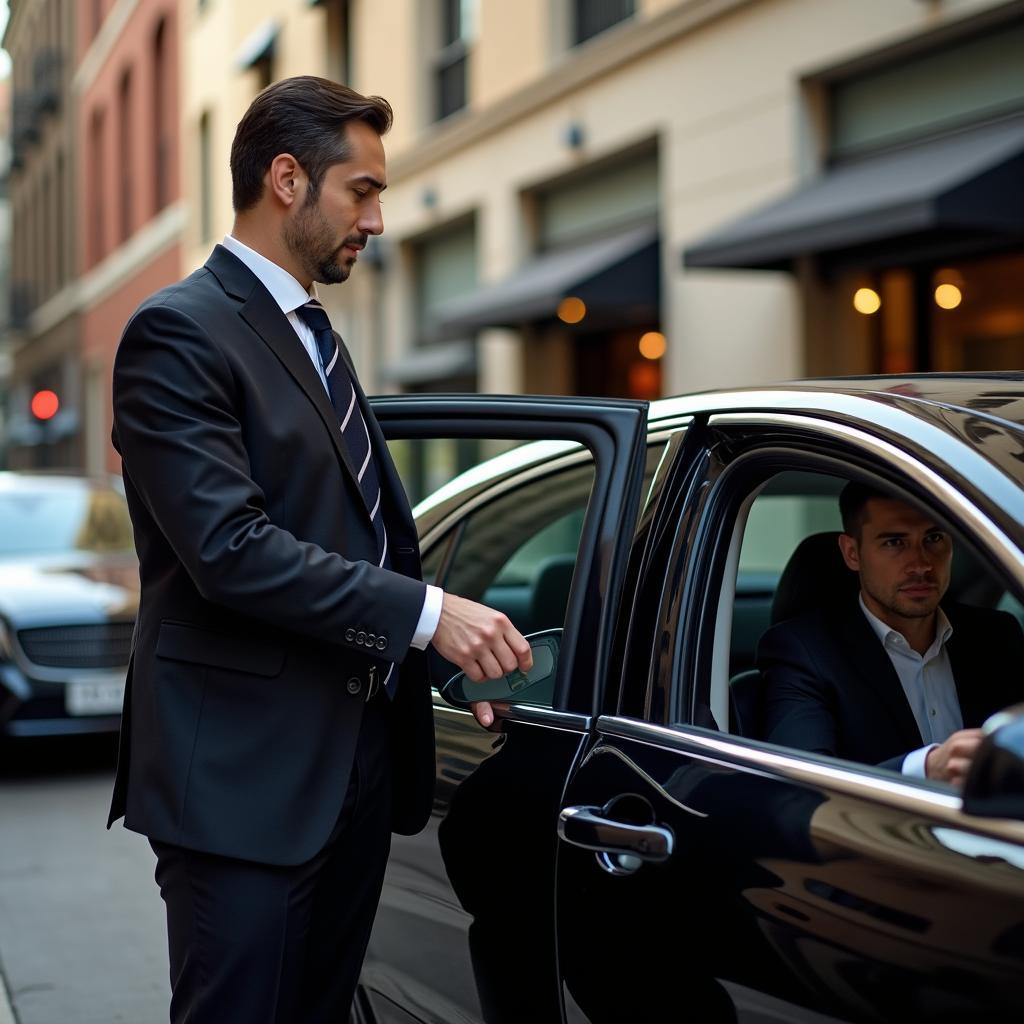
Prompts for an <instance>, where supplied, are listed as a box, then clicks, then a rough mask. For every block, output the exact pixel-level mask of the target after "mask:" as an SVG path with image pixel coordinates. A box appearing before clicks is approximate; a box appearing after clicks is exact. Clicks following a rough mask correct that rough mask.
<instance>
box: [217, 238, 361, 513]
mask: <svg viewBox="0 0 1024 1024" xmlns="http://www.w3.org/2000/svg"><path fill="white" fill-rule="evenodd" d="M206 268H207V270H209V271H210V272H211V273H212V274H213V275H214V276H215V277H216V278H217V280H218V281H220V283H221V287H223V289H224V290H225V291H226V292H227V293H228V294H229V295H231V296H233V297H234V298H236V299H239V300H240V301H241V303H242V305H241V309H240V310H239V313H240V314H241V317H242V319H243V320H245V322H246V323H247V324H248V325H249V326H250V327H251V328H252V329H253V330H254V331H255V332H256V333H257V334H258V335H259V336H260V338H262V339H263V341H264V342H265V343H266V344H267V345H268V346H269V347H270V348H271V350H272V351H273V352H274V354H275V355H276V356H277V358H278V359H279V360H280V361H281V363H282V364H283V365H284V368H285V369H286V370H287V371H288V373H289V374H291V376H292V378H293V379H294V380H295V382H296V383H297V384H298V385H299V387H300V388H301V389H302V390H303V392H304V393H305V395H306V397H307V398H308V399H309V400H310V401H311V402H312V403H313V406H314V407H315V408H316V411H317V412H318V413H319V414H320V418H321V419H322V420H323V423H324V427H325V428H326V430H327V433H328V435H329V436H330V438H331V443H332V444H333V445H334V450H335V451H336V452H337V453H338V458H339V459H340V460H341V463H342V465H343V466H344V467H345V470H346V471H347V472H348V474H349V476H350V477H351V478H352V482H353V484H354V485H355V487H356V490H357V492H358V493H359V494H360V495H362V491H360V490H359V478H358V475H357V472H356V468H355V466H354V465H353V464H352V459H351V457H350V455H349V453H348V449H347V448H346V447H345V445H344V443H343V442H342V438H341V430H340V429H339V425H338V414H337V413H336V412H335V411H334V406H332V405H331V400H330V397H329V396H328V394H327V389H326V388H325V387H324V385H323V381H321V380H320V375H319V374H318V373H317V372H316V368H315V367H314V366H313V361H312V360H311V359H310V358H309V355H308V354H307V352H306V350H305V349H304V348H303V346H302V342H301V341H299V339H298V336H297V335H296V334H295V330H294V329H293V328H292V325H291V324H290V323H289V322H288V318H287V317H286V316H285V315H284V313H282V312H281V307H280V306H279V305H278V304H277V303H276V302H275V301H274V297H273V296H272V295H271V294H270V292H268V291H267V289H266V288H264V287H263V285H262V284H261V283H260V280H259V278H257V277H256V275H255V274H253V273H252V271H250V270H249V268H248V267H247V266H246V265H245V264H244V263H243V262H242V261H241V260H240V259H238V258H237V257H236V256H234V255H233V254H232V253H231V252H229V251H228V250H227V249H225V248H224V246H222V245H218V246H216V248H215V249H214V250H213V253H212V254H211V255H210V258H209V259H208V260H207V261H206ZM360 505H364V503H363V502H362V501H360ZM367 515H369V513H367Z"/></svg>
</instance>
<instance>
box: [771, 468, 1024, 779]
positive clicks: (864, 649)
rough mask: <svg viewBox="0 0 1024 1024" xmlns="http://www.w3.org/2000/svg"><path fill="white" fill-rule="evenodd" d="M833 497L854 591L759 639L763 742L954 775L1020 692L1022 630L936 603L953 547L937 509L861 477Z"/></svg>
mask: <svg viewBox="0 0 1024 1024" xmlns="http://www.w3.org/2000/svg"><path fill="white" fill-rule="evenodd" d="M839 506H840V514H841V516H842V521H843V532H842V533H841V534H840V535H839V548H840V551H841V554H842V559H843V561H844V562H845V564H846V567H847V568H848V569H849V570H852V571H853V572H856V573H857V574H858V576H859V580H860V590H859V594H857V596H856V597H853V598H851V597H848V596H843V597H840V596H838V595H837V596H836V598H835V600H834V601H831V602H828V603H826V604H825V605H824V606H822V607H819V608H817V609H815V610H814V611H812V612H809V613H807V614H803V615H799V616H798V617H796V618H792V619H789V620H788V621H785V622H780V623H779V624H777V625H776V626H773V627H772V628H771V629H769V630H768V631H767V632H766V633H765V635H764V636H763V637H762V639H761V642H760V644H759V645H758V667H759V668H760V670H761V673H762V676H763V678H764V684H765V695H764V719H763V721H764V730H765V731H764V739H766V740H768V741H769V742H771V743H778V744H781V745H784V746H789V747H795V748H798V749H800V750H807V751H813V752H815V753H820V754H827V755H831V756H834V757H842V758H846V759H847V760H851V761H860V762H864V763H868V764H878V765H881V766H883V767H886V768H891V769H893V770H895V771H901V772H903V774H905V775H910V776H916V777H918V778H929V779H935V780H939V781H943V782H950V783H954V784H961V783H962V782H963V780H964V778H965V776H966V774H967V772H968V770H969V768H970V765H971V759H972V757H973V756H974V753H975V750H976V749H977V747H978V744H979V743H980V741H981V736H982V734H981V730H980V728H979V726H981V724H982V723H983V722H984V720H985V719H986V718H987V717H988V716H989V715H991V714H992V713H993V712H995V711H998V710H999V709H1001V708H1003V707H1005V706H1007V705H1008V704H1012V703H1014V702H1015V701H1017V700H1020V699H1021V687H1020V684H1019V680H1020V672H1021V665H1022V664H1024V633H1022V631H1021V627H1020V624H1019V623H1018V622H1017V620H1016V619H1015V618H1014V617H1013V616H1012V615H1009V614H1007V613H1006V612H1000V611H995V610H993V609H989V608H977V607H971V606H968V605H958V604H952V603H947V604H940V602H942V599H943V597H944V596H945V593H946V590H947V588H948V586H949V579H950V564H951V559H952V554H953V545H952V539H951V538H950V536H949V534H948V533H947V531H946V530H945V529H944V528H942V527H941V526H939V525H938V524H937V523H936V522H935V520H934V519H933V518H931V517H930V516H927V515H925V514H923V513H922V512H920V511H919V510H918V509H917V508H916V507H914V506H913V505H910V504H908V503H907V502H904V501H901V500H899V499H897V498H894V497H891V496H890V495H888V494H886V493H884V492H882V491H877V490H872V489H870V488H868V487H865V486H864V485H862V484H859V483H850V484H847V486H846V487H845V488H844V489H843V492H842V494H841V495H840V497H839Z"/></svg>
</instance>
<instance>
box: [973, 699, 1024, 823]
mask: <svg viewBox="0 0 1024 1024" xmlns="http://www.w3.org/2000/svg"><path fill="white" fill-rule="evenodd" d="M982 730H983V731H984V733H985V738H984V739H983V740H982V741H981V746H979V747H978V752H977V753H976V754H975V756H974V761H973V763H972V764H971V770H970V772H969V773H968V775H967V780H966V782H965V783H964V797H963V810H964V813H965V814H976V815H978V816H980V817H986V818H1014V819H1017V820H1018V821H1024V704H1015V705H1014V706H1013V707H1011V708H1007V709H1006V710H1005V711H999V712H997V713H996V714H994V715H992V717H991V718H989V719H988V721H987V722H985V724H984V726H982Z"/></svg>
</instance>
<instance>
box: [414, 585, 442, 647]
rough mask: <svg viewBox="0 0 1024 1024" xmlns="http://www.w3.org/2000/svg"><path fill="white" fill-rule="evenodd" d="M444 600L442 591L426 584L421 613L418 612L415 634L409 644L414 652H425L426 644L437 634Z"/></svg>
mask: <svg viewBox="0 0 1024 1024" xmlns="http://www.w3.org/2000/svg"><path fill="white" fill-rule="evenodd" d="M443 599H444V591H443V590H442V589H441V588H440V587H432V586H431V585H430V584H429V583H428V584H427V595H426V597H424V598H423V611H421V612H420V621H419V622H417V623H416V632H415V633H413V635H412V640H411V641H410V642H409V646H410V647H415V648H416V650H418V651H422V650H425V649H426V647H427V644H429V643H430V641H431V640H433V639H434V633H435V632H437V624H438V622H440V621H441V602H442V600H443Z"/></svg>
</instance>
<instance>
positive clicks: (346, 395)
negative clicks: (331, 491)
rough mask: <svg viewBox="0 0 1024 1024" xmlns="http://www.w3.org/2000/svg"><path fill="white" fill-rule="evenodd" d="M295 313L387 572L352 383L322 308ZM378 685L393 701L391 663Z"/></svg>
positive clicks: (372, 473) (369, 452) (373, 476)
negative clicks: (314, 354) (313, 351)
mask: <svg viewBox="0 0 1024 1024" xmlns="http://www.w3.org/2000/svg"><path fill="white" fill-rule="evenodd" d="M295 312H296V313H297V314H298V315H299V316H300V317H301V318H302V320H303V321H304V322H305V324H306V325H307V326H308V327H309V329H310V330H311V331H312V332H313V337H314V339H315V340H316V347H317V351H318V352H319V353H320V364H321V365H322V366H323V370H324V376H325V377H326V378H327V391H328V393H329V394H330V396H331V405H333V406H334V411H335V412H336V413H337V415H338V420H339V422H340V424H341V436H342V441H343V442H344V444H345V447H346V449H347V450H348V453H349V455H350V456H351V458H352V462H353V464H354V465H355V466H356V475H357V476H358V478H359V490H360V491H361V492H362V495H363V501H364V502H365V503H366V508H367V510H368V511H369V513H370V520H371V521H372V522H373V529H374V533H376V535H377V550H378V551H379V552H380V560H379V561H378V562H377V564H378V565H379V566H382V567H383V568H385V569H390V568H391V558H390V555H389V554H388V535H387V531H386V530H385V529H384V513H383V512H382V510H381V507H380V505H381V496H380V478H379V477H378V476H377V466H376V464H375V463H374V459H373V449H372V447H371V446H370V432H369V430H367V428H366V420H365V419H363V413H362V410H361V409H360V408H359V402H358V401H357V400H356V385H355V381H353V379H352V374H351V373H349V371H348V366H347V364H346V363H345V360H344V359H342V358H341V346H340V345H339V344H338V339H337V337H336V336H335V334H334V331H333V329H332V328H331V319H330V317H329V316H328V315H327V311H326V310H325V309H324V307H323V306H321V305H320V303H319V302H318V301H317V300H316V299H310V300H309V302H307V303H306V304H305V305H304V306H299V308H298V309H296V310H295ZM380 685H381V686H383V687H384V692H385V693H386V694H387V696H388V699H389V700H394V697H395V691H396V689H397V688H398V676H397V674H396V673H395V666H394V663H392V664H390V665H388V666H387V669H386V670H385V672H384V678H383V680H382V681H381V683H380ZM376 688H377V686H376V683H371V688H370V691H369V692H368V694H367V700H369V699H370V697H372V696H373V694H374V692H375V691H376Z"/></svg>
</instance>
